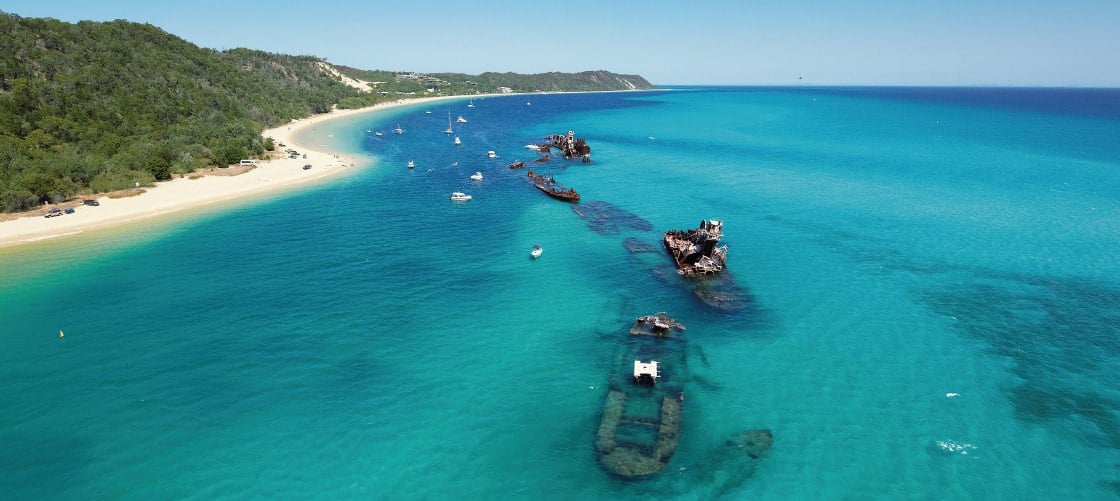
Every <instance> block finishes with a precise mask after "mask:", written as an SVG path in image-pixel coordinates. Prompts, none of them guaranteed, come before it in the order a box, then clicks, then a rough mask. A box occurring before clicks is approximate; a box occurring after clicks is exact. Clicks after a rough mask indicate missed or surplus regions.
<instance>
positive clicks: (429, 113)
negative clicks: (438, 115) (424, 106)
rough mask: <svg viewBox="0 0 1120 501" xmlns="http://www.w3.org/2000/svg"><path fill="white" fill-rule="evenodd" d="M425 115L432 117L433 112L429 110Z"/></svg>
mask: <svg viewBox="0 0 1120 501" xmlns="http://www.w3.org/2000/svg"><path fill="white" fill-rule="evenodd" d="M424 114H425V115H431V114H432V110H427V111H425V112H424Z"/></svg>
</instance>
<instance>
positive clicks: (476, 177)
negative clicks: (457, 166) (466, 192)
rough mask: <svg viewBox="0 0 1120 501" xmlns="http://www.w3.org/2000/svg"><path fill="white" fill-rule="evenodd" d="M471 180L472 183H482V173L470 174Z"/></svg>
mask: <svg viewBox="0 0 1120 501" xmlns="http://www.w3.org/2000/svg"><path fill="white" fill-rule="evenodd" d="M471 180H472V181H482V173H481V172H475V173H474V174H471Z"/></svg>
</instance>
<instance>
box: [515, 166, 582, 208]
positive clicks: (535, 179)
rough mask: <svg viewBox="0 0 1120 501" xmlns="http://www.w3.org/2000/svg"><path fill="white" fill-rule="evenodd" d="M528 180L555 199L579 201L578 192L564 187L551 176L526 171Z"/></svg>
mask: <svg viewBox="0 0 1120 501" xmlns="http://www.w3.org/2000/svg"><path fill="white" fill-rule="evenodd" d="M527 177H528V178H529V182H530V183H533V186H535V187H536V188H537V189H538V190H541V191H543V192H544V193H545V194H546V195H548V196H550V197H552V198H555V199H557V200H563V201H565V202H572V203H579V193H577V192H576V190H573V189H571V188H566V187H564V186H562V185H560V183H557V182H556V179H555V178H553V177H552V176H547V177H546V176H540V175H537V174H536V173H535V172H533V171H529V172H528V176H527Z"/></svg>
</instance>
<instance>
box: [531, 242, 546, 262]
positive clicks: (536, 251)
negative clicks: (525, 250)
mask: <svg viewBox="0 0 1120 501" xmlns="http://www.w3.org/2000/svg"><path fill="white" fill-rule="evenodd" d="M542 253H544V249H542V248H541V246H539V245H534V246H533V250H531V251H529V255H530V256H533V259H536V258H538V257H541V254H542Z"/></svg>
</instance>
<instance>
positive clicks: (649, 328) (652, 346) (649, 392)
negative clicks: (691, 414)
mask: <svg viewBox="0 0 1120 501" xmlns="http://www.w3.org/2000/svg"><path fill="white" fill-rule="evenodd" d="M683 330H684V325H682V324H681V323H679V322H677V321H676V320H674V319H673V318H671V317H669V315H667V314H665V313H656V314H653V315H644V316H641V317H638V318H637V319H636V320H635V321H634V325H633V326H632V327H631V328H630V331H629V334H628V336H627V338H628V339H627V342H626V345H625V349H624V350H623V353H621V354H620V356H619V358H617V359H616V360H615V364H614V369H615V371H616V372H614V373H612V374H611V377H610V390H609V392H608V393H607V397H606V400H605V401H604V402H603V411H602V417H601V419H600V421H599V429H598V431H597V432H596V434H595V450H596V451H597V453H598V459H599V464H600V465H602V467H603V468H604V469H605V470H607V471H608V472H610V473H611V474H614V475H618V476H620V477H626V478H636V477H644V476H647V475H652V474H654V473H657V472H659V471H661V470H662V469H664V468H665V466H666V465H668V464H669V460H670V459H671V458H672V457H673V453H674V452H675V451H676V450H677V444H678V443H679V441H680V431H681V412H682V410H683V408H684V379H685V376H686V373H687V372H686V367H685V359H686V350H685V342H684V339H683V337H682V336H681V335H680V332H681V331H683Z"/></svg>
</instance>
